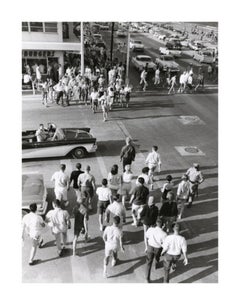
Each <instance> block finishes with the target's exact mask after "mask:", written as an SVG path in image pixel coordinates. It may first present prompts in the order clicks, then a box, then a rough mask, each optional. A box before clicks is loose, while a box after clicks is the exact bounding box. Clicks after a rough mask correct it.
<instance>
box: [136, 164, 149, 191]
mask: <svg viewBox="0 0 240 305" xmlns="http://www.w3.org/2000/svg"><path fill="white" fill-rule="evenodd" d="M140 177H142V178H143V179H144V186H146V187H147V188H148V189H149V191H151V190H152V189H153V181H152V176H150V175H149V167H144V168H143V169H142V174H141V175H139V176H138V177H137V180H136V185H140V183H139V182H138V178H140Z"/></svg>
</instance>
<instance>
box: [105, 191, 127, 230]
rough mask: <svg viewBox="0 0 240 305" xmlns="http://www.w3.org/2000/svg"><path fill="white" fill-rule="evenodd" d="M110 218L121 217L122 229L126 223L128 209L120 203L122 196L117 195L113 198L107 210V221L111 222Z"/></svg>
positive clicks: (120, 224)
mask: <svg viewBox="0 0 240 305" xmlns="http://www.w3.org/2000/svg"><path fill="white" fill-rule="evenodd" d="M110 216H112V217H114V216H119V217H120V223H119V227H122V225H123V223H125V222H126V209H125V207H124V205H123V204H122V202H121V201H120V195H119V194H116V195H114V196H113V202H112V203H111V204H109V205H108V207H107V209H106V220H107V222H109V220H110Z"/></svg>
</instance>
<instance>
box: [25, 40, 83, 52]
mask: <svg viewBox="0 0 240 305" xmlns="http://www.w3.org/2000/svg"><path fill="white" fill-rule="evenodd" d="M22 49H23V50H44V51H45V50H46V51H78V52H79V54H80V51H81V43H80V42H79V43H76V42H35V41H24V42H22Z"/></svg>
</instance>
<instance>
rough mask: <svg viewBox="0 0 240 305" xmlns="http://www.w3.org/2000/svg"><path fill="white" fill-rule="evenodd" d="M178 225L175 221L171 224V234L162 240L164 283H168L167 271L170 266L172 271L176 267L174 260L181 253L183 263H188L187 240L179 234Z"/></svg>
mask: <svg viewBox="0 0 240 305" xmlns="http://www.w3.org/2000/svg"><path fill="white" fill-rule="evenodd" d="M179 232H180V225H179V224H178V223H176V224H175V225H174V226H173V234H171V235H168V236H167V237H166V238H165V240H164V242H163V250H162V255H164V254H165V255H164V261H163V266H164V283H169V272H170V269H171V267H172V271H175V269H176V262H177V261H178V260H179V259H180V257H181V254H183V257H184V260H183V264H184V265H185V266H186V265H187V264H188V258H187V242H186V239H185V238H184V237H183V236H181V235H179Z"/></svg>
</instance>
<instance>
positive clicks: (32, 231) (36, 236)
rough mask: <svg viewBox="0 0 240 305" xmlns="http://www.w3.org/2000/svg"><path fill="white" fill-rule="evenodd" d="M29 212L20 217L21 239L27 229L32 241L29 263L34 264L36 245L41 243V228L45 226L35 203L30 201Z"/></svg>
mask: <svg viewBox="0 0 240 305" xmlns="http://www.w3.org/2000/svg"><path fill="white" fill-rule="evenodd" d="M29 208H30V213H29V214H27V215H25V216H24V217H23V219H22V240H23V241H24V235H25V232H26V231H27V233H28V235H29V237H30V238H31V241H32V248H31V251H30V258H29V265H30V266H32V265H33V264H34V257H35V255H36V252H37V246H39V247H41V246H42V245H43V239H42V238H41V230H42V228H43V227H45V223H44V221H43V219H42V217H41V216H39V215H37V214H36V212H37V204H36V203H32V204H30V206H29Z"/></svg>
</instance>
